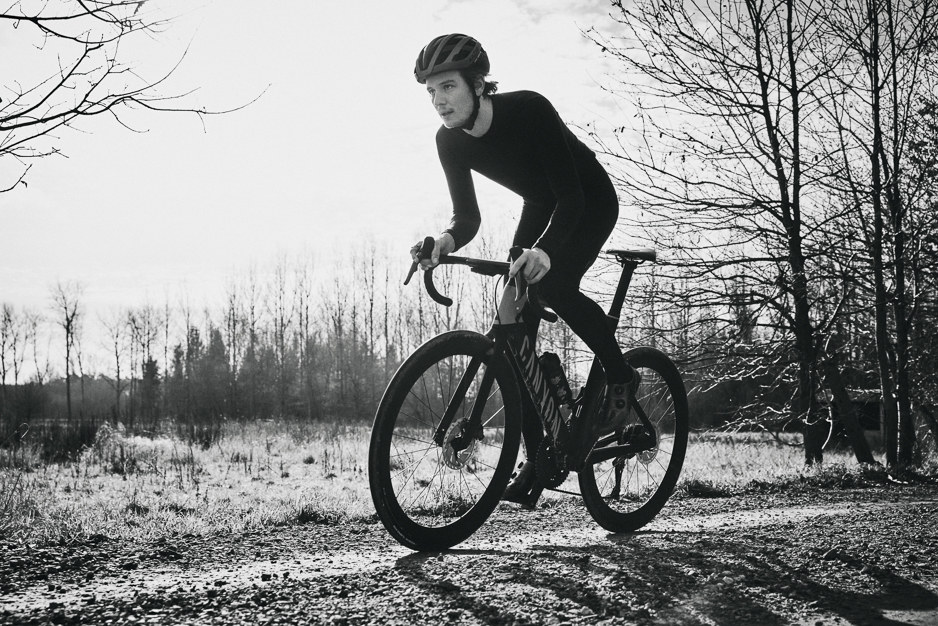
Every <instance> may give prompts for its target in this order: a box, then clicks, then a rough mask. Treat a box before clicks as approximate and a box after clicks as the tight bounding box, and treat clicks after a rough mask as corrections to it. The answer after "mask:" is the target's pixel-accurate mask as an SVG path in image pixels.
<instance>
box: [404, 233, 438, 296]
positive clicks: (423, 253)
mask: <svg viewBox="0 0 938 626" xmlns="http://www.w3.org/2000/svg"><path fill="white" fill-rule="evenodd" d="M435 245H436V240H435V239H433V237H430V236H427V237H424V238H423V245H422V246H420V250H418V251H417V259H418V260H417V261H414V262H413V263H411V264H410V271H409V272H407V278H405V279H404V284H405V285H406V284H408V283H409V282H410V279H411V278H413V277H414V274H415V273H416V272H417V268H418V267H420V261H419V260H420V259H429V258H430V256H431V255H432V254H433V247H434V246H435ZM411 249H413V248H411Z"/></svg>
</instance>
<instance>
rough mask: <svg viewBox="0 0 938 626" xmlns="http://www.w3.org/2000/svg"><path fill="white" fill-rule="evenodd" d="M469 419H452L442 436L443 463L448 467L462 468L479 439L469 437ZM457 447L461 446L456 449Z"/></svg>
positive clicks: (474, 449) (473, 451)
mask: <svg viewBox="0 0 938 626" xmlns="http://www.w3.org/2000/svg"><path fill="white" fill-rule="evenodd" d="M468 429H469V419H468V418H463V419H458V420H455V421H453V423H452V425H451V426H450V427H449V429H447V431H446V435H445V436H444V437H443V464H444V465H446V467H448V468H450V469H455V470H458V469H462V468H463V467H465V466H466V463H468V462H469V459H471V458H472V455H473V454H474V453H475V451H476V448H477V447H478V445H479V440H478V439H476V438H474V437H471V435H470V434H469V432H468ZM457 448H462V449H460V450H457Z"/></svg>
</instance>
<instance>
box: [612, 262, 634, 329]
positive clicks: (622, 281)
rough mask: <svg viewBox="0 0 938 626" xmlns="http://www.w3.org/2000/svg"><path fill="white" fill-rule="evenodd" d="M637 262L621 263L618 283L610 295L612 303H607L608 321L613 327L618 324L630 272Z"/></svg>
mask: <svg viewBox="0 0 938 626" xmlns="http://www.w3.org/2000/svg"><path fill="white" fill-rule="evenodd" d="M636 267H638V263H636V262H634V261H626V262H625V263H623V265H622V274H620V275H619V285H618V286H617V287H616V293H615V295H614V296H613V297H612V304H610V305H609V313H607V315H608V316H609V323H610V324H611V325H612V328H613V329H615V328H616V326H618V325H619V315H621V314H622V305H623V303H624V302H625V294H626V293H628V291H629V284H630V283H631V282H632V274H633V273H634V272H635V268H636Z"/></svg>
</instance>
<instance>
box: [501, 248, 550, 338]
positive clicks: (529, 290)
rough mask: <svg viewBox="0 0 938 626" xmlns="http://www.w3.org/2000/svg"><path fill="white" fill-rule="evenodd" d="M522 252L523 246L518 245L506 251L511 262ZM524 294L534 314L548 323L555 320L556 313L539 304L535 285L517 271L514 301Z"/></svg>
mask: <svg viewBox="0 0 938 626" xmlns="http://www.w3.org/2000/svg"><path fill="white" fill-rule="evenodd" d="M523 252H524V248H522V247H520V246H514V247H512V248H511V250H509V251H508V255H509V258H511V260H512V262H514V261H516V260H517V259H518V257H520V256H521V254H522V253H523ZM525 296H527V297H528V306H529V307H530V308H531V312H532V313H533V314H534V315H535V316H537V317H539V318H541V319H543V320H544V321H546V322H550V323H553V322H556V321H557V314H556V313H553V312H551V311H548V310H547V309H545V308H544V307H542V306H541V303H540V302H539V298H538V295H537V285H531V284H528V282H527V281H526V280H524V277H522V276H521V272H518V273H517V274H515V302H517V301H518V300H520V299H521V298H523V297H525Z"/></svg>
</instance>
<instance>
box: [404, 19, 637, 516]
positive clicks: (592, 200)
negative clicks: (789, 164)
mask: <svg viewBox="0 0 938 626" xmlns="http://www.w3.org/2000/svg"><path fill="white" fill-rule="evenodd" d="M489 69H490V64H489V58H488V55H487V54H486V52H485V50H483V48H482V45H481V44H480V43H479V42H478V41H476V40H475V39H473V38H472V37H469V36H467V35H462V34H449V35H443V36H440V37H437V38H435V39H433V41H431V42H430V43H429V44H427V46H426V47H424V48H423V50H421V51H420V55H419V56H418V57H417V63H416V66H415V68H414V76H415V77H416V79H417V82H419V83H421V84H425V85H426V88H427V92H428V93H429V94H430V99H431V101H432V103H433V106H434V108H435V109H436V111H437V114H438V115H439V116H440V118H441V119H442V120H443V126H442V127H441V128H440V129H439V131H438V132H437V134H436V143H437V151H438V153H439V158H440V163H441V164H442V166H443V172H444V174H445V175H446V182H447V185H448V187H449V192H450V196H451V198H452V202H453V216H452V220H451V222H450V225H449V227H448V228H447V229H445V230H444V231H443V233H442V234H441V235H440V236H439V237H436V238H435V243H434V247H433V252H432V254H431V256H430V258H419V257H418V251H419V250H420V247H421V245H422V243H419V244H417V245H416V246H415V247H414V248H413V249H412V251H411V254H412V256H413V258H414V261H415V262H417V261H419V262H420V264H421V266H422V267H423V268H424V269H430V268H433V267H435V266H436V265H437V264H438V263H439V258H440V256H441V255H447V254H451V253H452V252H454V251H456V250H458V249H459V248H461V247H463V246H464V245H466V244H467V243H469V241H471V240H472V238H473V237H475V235H476V233H477V232H478V229H479V223H480V221H481V218H480V213H479V205H478V203H477V201H476V195H475V188H474V186H473V182H472V174H471V172H472V171H476V172H478V173H480V174H482V175H483V176H485V177H487V178H489V179H491V180H493V181H495V182H497V183H499V184H501V185H502V186H504V187H506V188H507V189H510V190H511V191H514V192H515V193H517V194H518V195H520V196H521V197H522V198H523V201H524V204H523V208H522V212H521V219H520V221H519V223H518V226H517V229H516V231H515V234H514V239H513V242H512V245H513V246H520V247H521V248H523V249H524V252H523V253H522V254H521V256H520V257H519V258H518V259H517V260H515V261H514V262H513V263H512V265H511V269H510V274H509V276H510V278H513V277H514V276H516V275H517V274H520V275H521V276H522V277H523V278H524V279H525V280H526V281H527V282H528V283H530V284H538V285H539V294H540V296H541V297H542V298H543V299H544V300H545V301H546V302H547V304H548V305H550V307H551V308H552V309H553V310H554V311H555V312H556V313H557V314H558V315H559V316H560V317H561V318H562V319H563V320H564V321H565V322H566V323H567V325H569V326H570V328H571V330H573V332H575V333H576V334H577V336H579V337H580V338H581V339H582V340H583V341H584V343H586V345H587V346H588V347H589V348H590V350H592V351H593V352H594V353H595V354H596V356H597V357H598V358H599V361H600V363H601V364H602V366H603V370H604V371H605V374H606V380H607V383H608V387H607V390H606V403H605V405H604V407H603V410H602V411H600V413H599V414H598V415H597V417H596V420H595V422H594V423H592V424H586V425H581V426H580V427H579V430H577V428H576V427H575V429H574V433H573V437H574V443H575V445H576V446H577V448H578V449H579V450H581V451H584V454H585V452H588V450H589V448H590V447H592V445H593V443H595V441H596V440H597V439H598V438H599V437H600V436H603V435H606V434H608V433H611V432H613V431H614V430H615V429H616V428H617V427H620V426H621V425H622V424H623V423H624V421H625V420H626V418H627V416H628V406H629V399H628V396H629V394H631V393H634V389H635V387H636V386H637V383H638V375H637V373H636V372H635V370H633V369H632V368H631V367H630V366H629V365H628V363H626V361H625V359H624V358H623V357H622V352H621V350H620V349H619V345H618V343H617V342H616V339H615V336H614V333H613V331H612V329H611V327H610V325H609V323H608V322H607V320H606V314H605V313H604V312H603V310H602V309H601V308H600V307H599V305H598V304H596V302H594V301H593V300H591V299H590V298H589V297H587V296H586V295H585V294H583V293H582V292H581V291H580V281H581V280H582V278H583V275H584V274H585V273H586V271H587V270H588V269H589V268H590V266H591V265H592V264H593V262H594V261H595V260H596V258H597V256H598V255H599V252H600V250H601V249H602V246H603V245H604V244H605V242H606V239H607V238H608V237H609V235H610V233H611V232H612V229H613V227H614V226H615V223H616V219H617V217H618V212H619V203H618V199H617V197H616V192H615V188H614V187H613V185H612V182H611V181H610V180H609V176H608V174H607V173H606V171H605V170H604V169H603V167H602V166H601V165H600V164H599V162H598V161H597V160H596V157H595V155H594V153H593V152H592V150H590V149H589V148H588V147H586V145H584V144H583V143H582V142H581V141H580V140H579V139H577V137H576V136H575V135H574V134H573V133H572V132H571V131H570V129H569V128H567V127H566V125H564V123H563V121H562V120H561V119H560V117H559V115H558V114H557V112H556V111H555V110H554V107H553V106H552V105H551V103H550V102H549V101H548V100H547V99H546V98H544V97H543V96H541V95H540V94H537V93H534V92H532V91H515V92H510V93H504V94H496V93H495V92H496V86H497V85H496V83H495V82H494V81H488V80H486V78H487V77H488V74H489ZM536 332H537V318H534V321H533V322H532V323H531V327H530V328H529V333H530V336H531V339H532V341H533V340H534V337H535V336H536ZM526 404H527V406H525V407H524V421H523V426H522V432H523V436H524V442H525V451H526V455H527V456H528V457H529V458H528V460H526V461H525V462H524V463H523V464H522V466H521V468H520V471H519V472H518V473H517V474H516V476H515V478H514V480H513V481H512V483H511V484H509V486H508V489H507V490H506V491H505V496H504V498H505V499H507V500H512V501H516V502H524V503H527V504H532V503H533V502H532V496H531V495H530V492H531V490H532V489H533V488H534V487H535V485H534V482H535V481H534V478H535V474H534V463H533V462H532V461H531V458H530V457H532V455H534V454H535V452H536V451H537V449H538V445H539V444H540V439H541V437H542V436H543V433H542V430H541V423H540V420H539V419H538V417H537V415H538V414H537V409H535V408H534V406H533V405H532V404H531V403H530V402H529V401H528V402H527V403H526ZM538 493H539V492H538ZM536 497H537V494H534V495H533V499H536Z"/></svg>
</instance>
